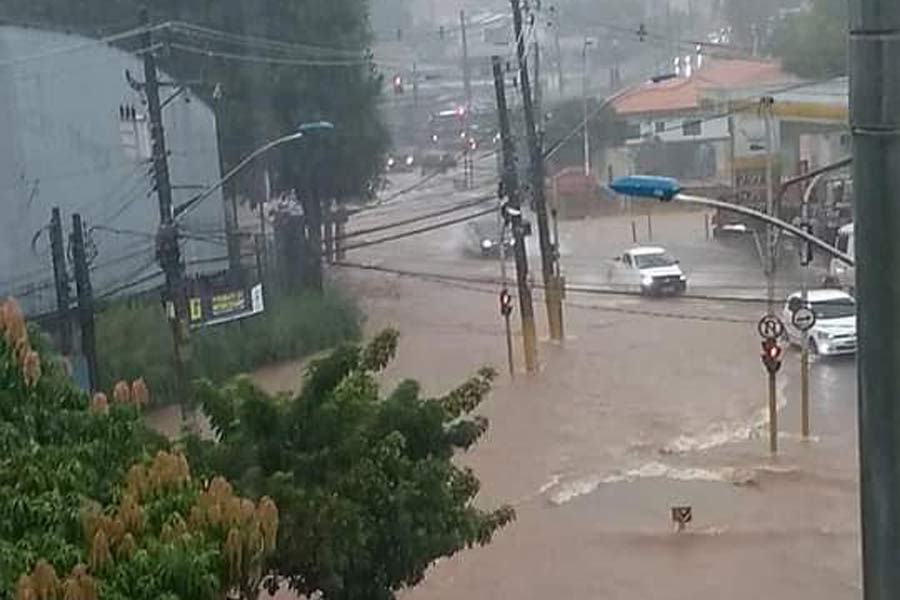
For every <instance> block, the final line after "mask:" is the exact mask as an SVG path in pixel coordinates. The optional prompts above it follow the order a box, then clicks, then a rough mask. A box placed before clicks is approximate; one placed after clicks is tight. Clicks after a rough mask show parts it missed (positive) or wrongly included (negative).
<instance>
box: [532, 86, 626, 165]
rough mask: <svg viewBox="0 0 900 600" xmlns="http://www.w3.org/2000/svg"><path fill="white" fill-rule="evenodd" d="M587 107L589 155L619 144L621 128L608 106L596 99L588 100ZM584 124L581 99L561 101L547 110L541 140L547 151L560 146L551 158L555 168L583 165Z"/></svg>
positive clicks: (613, 112)
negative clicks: (547, 113) (547, 116)
mask: <svg viewBox="0 0 900 600" xmlns="http://www.w3.org/2000/svg"><path fill="white" fill-rule="evenodd" d="M587 108H588V117H589V128H588V135H589V136H590V142H591V150H592V152H595V151H597V150H600V149H601V148H607V147H610V146H615V145H617V144H619V143H620V142H621V140H622V134H623V125H622V123H621V122H620V121H618V120H617V119H616V115H615V111H614V110H613V109H612V108H611V107H608V106H607V107H603V106H601V105H600V103H599V102H598V100H597V99H596V98H588V107H587ZM583 122H584V105H583V103H582V100H581V99H580V98H577V99H571V100H564V101H563V102H561V103H559V104H557V105H556V106H554V107H552V108H551V109H550V110H549V118H548V119H547V123H546V131H545V134H544V138H545V145H546V147H547V149H548V151H550V150H553V148H554V147H555V145H556V144H560V147H559V149H558V150H556V151H555V152H554V154H553V157H552V158H551V161H552V163H553V164H554V165H555V166H556V167H558V168H561V167H565V166H571V165H580V164H582V161H583V160H584V150H583V145H582V141H583V139H584V136H583V130H582V123H583ZM564 140H565V141H564Z"/></svg>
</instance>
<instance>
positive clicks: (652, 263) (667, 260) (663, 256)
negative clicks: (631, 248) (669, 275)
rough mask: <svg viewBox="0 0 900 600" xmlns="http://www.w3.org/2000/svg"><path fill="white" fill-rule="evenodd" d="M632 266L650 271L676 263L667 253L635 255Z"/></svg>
mask: <svg viewBox="0 0 900 600" xmlns="http://www.w3.org/2000/svg"><path fill="white" fill-rule="evenodd" d="M633 256H634V264H635V265H636V266H637V268H638V269H652V268H654V267H669V266H672V265H674V264H675V263H676V262H677V261H676V260H675V258H674V257H673V256H672V255H671V254H669V253H668V252H660V253H658V254H635V255H633Z"/></svg>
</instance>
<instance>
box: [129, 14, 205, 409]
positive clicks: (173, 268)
mask: <svg viewBox="0 0 900 600" xmlns="http://www.w3.org/2000/svg"><path fill="white" fill-rule="evenodd" d="M140 22H141V26H142V27H144V28H146V31H145V32H144V33H142V34H141V46H142V47H143V48H147V50H145V51H144V53H143V58H144V86H143V87H144V91H145V93H146V95H147V112H148V116H149V119H150V137H151V139H152V142H153V175H154V179H155V183H156V194H157V198H158V199H159V230H158V232H157V234H156V258H157V260H158V261H159V265H160V267H162V270H163V272H164V273H165V276H166V291H165V301H166V313H167V316H168V318H169V322H170V327H171V329H172V354H173V359H174V364H175V386H176V389H177V393H178V401H179V403H180V405H181V420H182V423H183V424H188V423H189V422H191V421H192V420H193V415H192V413H193V411H192V409H191V407H190V400H189V390H188V381H187V378H188V360H189V357H190V347H189V344H190V341H189V330H188V314H187V298H186V297H185V289H184V265H183V264H182V262H181V248H180V247H179V240H178V224H177V223H176V222H175V219H174V215H173V207H172V184H171V181H170V179H169V159H168V154H167V152H166V137H165V132H164V130H163V119H162V106H161V104H160V100H159V80H158V79H157V73H156V56H155V55H154V54H153V51H152V50H151V48H152V47H153V32H152V30H151V29H150V17H149V14H148V13H147V9H142V10H141V12H140Z"/></svg>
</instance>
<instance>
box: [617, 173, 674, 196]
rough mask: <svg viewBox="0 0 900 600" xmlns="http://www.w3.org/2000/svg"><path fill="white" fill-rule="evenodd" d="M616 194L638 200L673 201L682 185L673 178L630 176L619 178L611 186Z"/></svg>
mask: <svg viewBox="0 0 900 600" xmlns="http://www.w3.org/2000/svg"><path fill="white" fill-rule="evenodd" d="M609 187H610V188H612V190H613V191H614V192H618V193H619V194H623V195H625V196H636V197H638V198H658V199H659V200H662V201H663V202H668V201H669V200H671V199H672V198H673V197H674V196H675V195H676V194H677V193H678V192H680V191H681V184H679V183H678V181H677V180H676V179H672V178H671V177H656V176H651V175H629V176H628V177H617V178H616V179H613V181H612V183H610V184H609Z"/></svg>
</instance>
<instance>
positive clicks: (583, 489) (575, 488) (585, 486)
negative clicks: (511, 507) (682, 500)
mask: <svg viewBox="0 0 900 600" xmlns="http://www.w3.org/2000/svg"><path fill="white" fill-rule="evenodd" d="M641 479H670V480H673V481H701V482H712V483H729V484H731V485H739V486H743V485H751V484H753V483H755V482H756V473H755V470H752V469H751V470H748V469H737V468H734V467H721V468H717V469H706V468H698V467H676V466H672V465H666V464H664V463H661V462H650V463H647V464H644V465H641V466H639V467H636V468H634V469H629V470H627V471H618V472H615V473H612V474H610V475H605V476H600V475H591V476H588V477H584V478H582V479H577V480H575V481H571V482H568V483H565V484H563V485H562V486H560V487H559V489H558V490H557V491H556V492H555V493H554V494H552V495H551V496H550V503H551V504H554V505H556V506H561V505H563V504H566V503H568V502H571V501H572V500H574V499H576V498H579V497H581V496H585V495H587V494H591V493H593V492H595V491H596V490H597V489H598V488H599V487H600V486H602V485H608V484H616V483H632V482H635V481H638V480H641Z"/></svg>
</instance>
